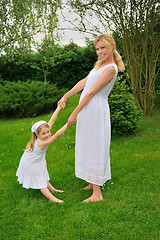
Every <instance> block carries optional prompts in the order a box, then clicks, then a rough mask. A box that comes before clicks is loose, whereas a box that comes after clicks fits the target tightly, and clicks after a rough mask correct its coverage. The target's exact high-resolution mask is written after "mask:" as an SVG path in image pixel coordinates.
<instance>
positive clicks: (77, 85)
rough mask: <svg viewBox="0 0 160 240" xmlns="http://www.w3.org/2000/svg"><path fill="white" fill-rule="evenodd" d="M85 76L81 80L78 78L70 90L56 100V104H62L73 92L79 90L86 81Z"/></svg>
mask: <svg viewBox="0 0 160 240" xmlns="http://www.w3.org/2000/svg"><path fill="white" fill-rule="evenodd" d="M87 78H88V76H87V77H86V78H84V79H82V80H80V81H79V82H78V83H77V84H76V85H75V86H74V87H73V88H72V89H71V90H69V91H68V92H67V93H66V94H65V95H64V96H63V97H62V98H61V99H60V100H59V102H58V105H60V106H61V105H62V104H65V102H66V101H67V99H68V98H70V97H71V96H73V95H74V94H76V93H77V92H80V91H81V90H82V89H83V88H84V87H85V85H86V81H87Z"/></svg>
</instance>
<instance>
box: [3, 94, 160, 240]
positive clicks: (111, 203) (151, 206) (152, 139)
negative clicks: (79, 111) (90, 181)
mask: <svg viewBox="0 0 160 240" xmlns="http://www.w3.org/2000/svg"><path fill="white" fill-rule="evenodd" d="M78 98H79V95H78V94H77V95H76V96H73V97H72V98H71V99H70V100H68V102H67V107H66V109H64V110H62V111H61V112H60V114H59V116H58V118H57V120H56V122H55V125H54V126H53V128H52V134H53V133H54V132H55V131H56V130H58V129H59V128H60V127H61V126H62V125H63V124H65V122H66V121H67V118H68V116H69V114H70V113H71V111H72V110H73V109H74V106H75V105H76V103H77V102H78ZM159 109H160V104H159V102H158V101H157V103H156V106H155V107H154V109H153V115H152V116H151V117H143V120H142V121H141V123H140V128H139V131H138V132H137V133H136V134H135V135H132V136H126V137H124V136H123V137H117V136H113V137H112V142H111V168H112V179H111V180H110V181H108V182H107V183H106V184H105V185H104V186H103V190H102V194H103V197H104V200H103V201H101V202H90V203H81V202H82V201H83V199H85V198H87V197H89V196H90V195H91V193H92V191H91V190H90V191H84V190H82V188H83V187H84V186H86V183H85V182H84V181H82V180H81V179H78V178H76V177H75V174H74V144H75V138H74V136H75V124H74V125H73V126H72V127H70V128H69V129H67V131H66V132H65V133H64V135H63V136H61V137H60V138H59V139H58V140H57V141H56V142H55V143H53V144H52V145H51V146H50V147H49V148H48V150H47V155H46V159H47V164H48V171H49V174H50V179H51V180H50V182H51V183H52V184H53V185H54V186H55V187H56V188H59V189H63V190H64V191H65V192H64V193H57V194H55V196H56V197H58V198H60V199H63V200H64V203H63V204H58V203H53V202H50V201H48V200H47V199H46V198H45V197H44V196H43V195H42V194H41V193H40V191H39V190H32V189H29V190H27V189H24V188H22V187H21V185H19V183H18V182H17V178H16V170H17V167H18V164H19V160H20V157H21V155H22V153H23V149H24V148H25V146H26V144H27V142H28V141H29V140H30V137H31V132H30V128H31V126H32V124H33V123H34V122H36V121H38V120H40V119H43V120H46V121H48V120H49V118H50V116H51V114H47V115H43V116H39V117H34V118H29V119H12V120H0V126H1V128H0V129H1V144H0V166H1V200H0V204H1V233H0V235H1V239H2V240H7V239H11V240H14V239H15V240H26V239H27V240H28V239H29V240H37V239H46V240H47V239H49V240H52V239H53V240H90V239H91V240H92V239H93V240H101V239H103V240H127V239H128V240H139V239H140V240H141V239H144V240H158V239H160V236H159V229H160V228H159V227H160V226H159V215H158V214H159V200H158V198H159V183H160V181H159V169H160V147H159V144H160V111H159Z"/></svg>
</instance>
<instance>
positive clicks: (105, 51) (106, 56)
mask: <svg viewBox="0 0 160 240" xmlns="http://www.w3.org/2000/svg"><path fill="white" fill-rule="evenodd" d="M95 47H96V53H97V55H98V57H99V58H101V59H102V60H103V61H104V62H105V61H110V59H112V58H113V45H111V46H106V45H105V44H104V43H103V42H102V41H98V42H97V43H96V46H95Z"/></svg>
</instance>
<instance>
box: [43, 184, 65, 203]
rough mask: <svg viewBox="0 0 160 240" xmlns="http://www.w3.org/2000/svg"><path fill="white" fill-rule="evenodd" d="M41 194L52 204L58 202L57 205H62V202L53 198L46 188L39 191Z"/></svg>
mask: <svg viewBox="0 0 160 240" xmlns="http://www.w3.org/2000/svg"><path fill="white" fill-rule="evenodd" d="M40 191H41V193H42V194H43V195H44V196H46V197H47V198H48V199H49V200H50V201H53V202H58V203H62V202H63V201H62V200H60V199H58V198H56V197H54V196H53V195H52V194H51V192H50V191H49V189H48V188H47V187H46V188H42V189H40Z"/></svg>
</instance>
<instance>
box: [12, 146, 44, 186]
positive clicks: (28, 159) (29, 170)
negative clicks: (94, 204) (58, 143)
mask: <svg viewBox="0 0 160 240" xmlns="http://www.w3.org/2000/svg"><path fill="white" fill-rule="evenodd" d="M46 150H47V147H46V148H45V149H44V150H41V149H39V147H38V141H35V145H34V149H33V151H32V152H26V151H25V152H24V153H23V155H22V157H21V160H20V163H19V167H18V169H17V173H16V176H17V177H18V181H19V183H20V184H23V185H22V187H24V188H33V189H41V188H45V187H47V183H48V181H49V174H48V171H47V163H46V159H45V155H46Z"/></svg>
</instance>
